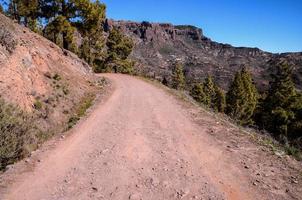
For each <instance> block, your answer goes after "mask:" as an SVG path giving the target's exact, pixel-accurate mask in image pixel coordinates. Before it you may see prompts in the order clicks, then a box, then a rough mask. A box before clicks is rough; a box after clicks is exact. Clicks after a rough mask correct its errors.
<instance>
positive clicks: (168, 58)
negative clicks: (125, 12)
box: [104, 19, 302, 90]
mask: <svg viewBox="0 0 302 200" xmlns="http://www.w3.org/2000/svg"><path fill="white" fill-rule="evenodd" d="M112 27H117V28H119V29H121V30H122V31H123V33H124V34H126V35H128V36H130V37H131V38H132V39H133V40H134V42H135V48H134V51H133V53H132V55H131V57H132V58H133V59H134V60H136V61H138V63H140V64H138V66H137V70H138V73H140V74H147V76H151V77H154V78H156V79H158V80H162V79H163V78H164V77H166V78H168V79H169V77H170V75H171V71H172V67H173V64H174V63H175V62H181V63H182V64H184V67H185V75H186V78H187V80H188V83H193V82H198V81H202V80H203V79H204V78H205V76H206V75H207V74H210V75H212V76H214V77H215V79H216V80H217V82H218V83H219V84H220V85H221V86H222V87H223V88H224V89H227V88H228V85H229V82H230V81H231V80H232V78H233V75H234V74H235V72H236V71H238V70H240V69H241V68H242V67H243V66H246V67H248V68H249V70H250V71H251V72H252V74H253V75H254V79H255V82H256V84H257V86H258V88H259V89H260V90H264V89H267V86H268V83H269V81H270V74H271V72H272V71H274V69H272V67H273V66H274V65H276V64H277V63H279V62H283V61H286V62H288V63H289V64H291V65H292V66H293V67H294V77H293V78H294V80H295V83H296V85H297V87H298V88H299V89H301V88H302V52H284V53H271V52H267V51H264V50H261V49H259V48H257V47H256V48H253V47H234V46H232V45H230V44H224V43H218V42H215V41H212V40H211V39H210V38H209V37H206V36H205V35H204V34H203V30H202V29H201V28H199V27H196V26H192V25H173V24H171V23H150V22H146V21H145V22H133V21H129V20H117V21H115V20H111V19H110V20H106V22H105V25H104V29H105V31H108V30H110V29H111V28H112Z"/></svg>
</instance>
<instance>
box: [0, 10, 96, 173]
mask: <svg viewBox="0 0 302 200" xmlns="http://www.w3.org/2000/svg"><path fill="white" fill-rule="evenodd" d="M0 67H1V73H0V93H1V98H2V99H3V100H4V101H5V102H6V103H7V104H11V105H14V106H17V107H19V108H20V109H21V110H23V111H24V112H25V113H26V115H27V116H30V118H32V120H31V122H30V124H31V125H33V126H34V127H35V129H38V133H32V132H29V133H17V134H25V137H26V138H27V139H24V138H23V137H21V136H17V137H18V138H17V139H16V140H15V139H12V140H9V139H8V138H7V137H8V136H5V135H1V142H2V144H4V146H1V148H0V152H1V153H3V152H5V151H10V150H5V148H6V146H5V145H7V143H8V144H9V142H12V143H16V142H17V141H18V140H21V141H22V146H23V145H24V147H22V148H26V149H27V150H26V152H27V153H28V151H30V150H32V149H34V148H35V147H36V146H37V145H38V144H39V143H40V142H42V140H45V139H46V138H48V137H50V136H52V135H53V134H55V133H60V132H62V131H64V130H66V129H67V128H68V127H67V126H72V124H69V121H70V119H73V117H74V115H75V114H76V112H77V110H78V107H79V106H81V104H83V102H86V101H92V100H93V97H94V96H95V94H96V92H97V91H98V89H97V87H96V86H95V84H94V83H95V81H96V79H95V78H94V76H93V73H92V72H91V69H90V68H89V66H88V65H87V64H86V63H85V62H83V61H82V60H80V59H79V58H78V57H77V56H75V55H74V54H72V53H70V52H69V51H66V50H63V49H61V48H59V47H58V46H56V45H55V44H53V43H52V42H50V41H49V40H47V39H45V38H43V37H42V36H39V35H38V34H35V33H33V32H31V31H30V30H29V29H27V28H23V27H22V26H20V25H18V24H15V23H13V22H12V20H10V19H8V18H7V17H5V16H4V15H1V14H0ZM1 106H3V105H2V103H1ZM1 109H3V110H4V111H3V112H5V108H4V107H3V108H2V107H1ZM13 112H14V111H13ZM8 115H10V114H8ZM8 117H13V116H8ZM15 117H16V118H18V117H19V116H17V115H16V116H15ZM1 120H5V119H4V117H3V113H1ZM12 120H13V119H9V120H8V123H12ZM1 123H2V124H1V126H3V128H4V126H5V124H3V123H4V122H3V121H2V122H1ZM23 123H24V122H23ZM25 123H29V122H25ZM72 123H74V122H73V121H72ZM4 130H5V128H4ZM4 134H5V133H4ZM10 134H12V136H13V134H14V133H10ZM26 134H27V135H26ZM3 137H4V138H3ZM5 140H8V141H5ZM24 140H26V141H24ZM3 148H4V149H3ZM7 148H9V149H10V148H13V145H12V146H9V145H8V146H7ZM18 148H20V147H18ZM22 151H23V150H22ZM1 155H2V154H1ZM4 155H5V156H9V157H8V158H5V159H4V158H1V166H0V168H1V167H3V166H2V164H3V165H4V166H5V165H6V164H5V163H6V162H8V163H10V160H11V159H14V158H13V157H14V156H17V155H14V153H13V155H10V154H8V153H4ZM2 162H4V163H2Z"/></svg>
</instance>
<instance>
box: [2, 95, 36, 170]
mask: <svg viewBox="0 0 302 200" xmlns="http://www.w3.org/2000/svg"><path fill="white" fill-rule="evenodd" d="M32 124H33V123H32V119H31V118H30V117H29V116H28V115H27V114H26V113H24V112H22V111H21V110H20V109H19V108H17V107H15V106H12V105H10V104H7V103H5V102H4V100H2V99H0V170H3V169H4V168H5V167H6V166H7V165H9V164H12V163H14V162H15V161H17V160H18V159H20V158H23V157H25V156H27V155H28V154H29V152H30V151H31V146H32V145H34V143H33V142H34V140H35V137H36V134H37V132H38V130H37V129H36V128H35V127H34V126H33V125H32Z"/></svg>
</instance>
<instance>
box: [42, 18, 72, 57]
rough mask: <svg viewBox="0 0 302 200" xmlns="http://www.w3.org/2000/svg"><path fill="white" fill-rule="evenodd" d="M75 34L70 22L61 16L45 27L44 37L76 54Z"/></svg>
mask: <svg viewBox="0 0 302 200" xmlns="http://www.w3.org/2000/svg"><path fill="white" fill-rule="evenodd" d="M74 32H75V28H74V27H73V26H72V25H71V24H70V22H69V21H68V20H67V19H66V18H65V17H64V16H61V15H59V16H58V17H56V18H55V19H54V20H53V21H52V22H51V23H49V24H48V25H47V26H46V27H45V30H44V35H45V37H47V38H48V39H50V40H52V41H53V42H54V43H56V44H57V45H59V46H61V47H62V48H64V49H67V50H70V51H73V52H75V51H76V47H75V44H74Z"/></svg>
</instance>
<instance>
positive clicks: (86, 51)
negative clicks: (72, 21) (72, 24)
mask: <svg viewBox="0 0 302 200" xmlns="http://www.w3.org/2000/svg"><path fill="white" fill-rule="evenodd" d="M75 7H76V8H77V16H78V17H80V18H81V21H80V22H77V23H76V26H77V28H78V30H79V31H80V33H81V35H82V37H83V42H82V45H81V47H80V56H81V57H82V58H83V59H84V60H86V61H87V62H88V63H89V64H90V65H99V64H100V63H102V61H103V60H104V59H105V58H104V57H105V56H104V46H105V38H104V36H103V28H102V27H103V26H102V23H103V22H104V20H105V18H106V16H105V12H106V6H105V5H104V4H102V3H100V2H99V1H95V2H90V1H89V0H75ZM96 59H97V61H96Z"/></svg>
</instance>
